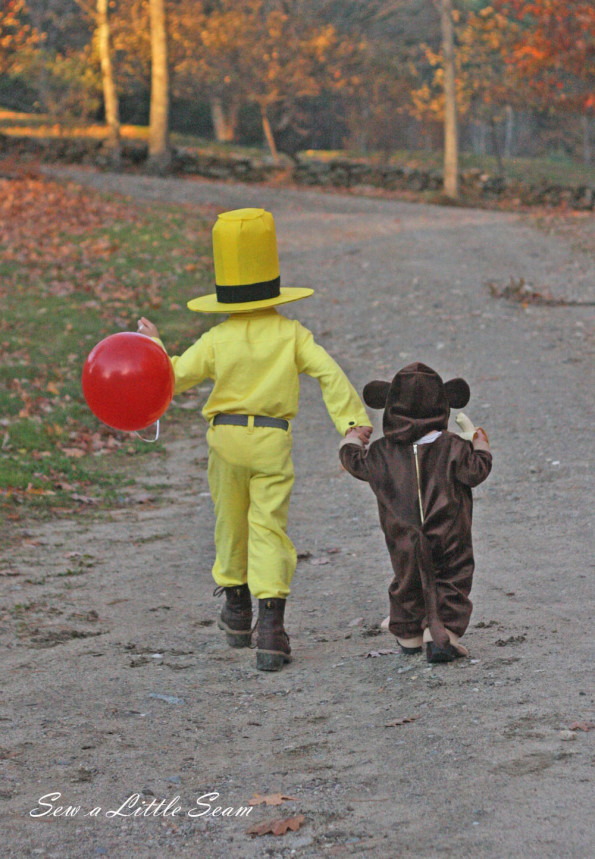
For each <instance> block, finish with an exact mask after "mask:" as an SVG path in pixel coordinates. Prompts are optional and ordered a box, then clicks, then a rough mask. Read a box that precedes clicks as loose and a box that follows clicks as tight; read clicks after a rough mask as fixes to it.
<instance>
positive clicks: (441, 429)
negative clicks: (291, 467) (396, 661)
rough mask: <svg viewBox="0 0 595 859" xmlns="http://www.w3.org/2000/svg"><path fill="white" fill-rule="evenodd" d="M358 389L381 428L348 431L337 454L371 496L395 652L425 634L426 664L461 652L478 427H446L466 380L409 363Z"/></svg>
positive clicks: (484, 445) (413, 649)
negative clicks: (388, 567)
mask: <svg viewBox="0 0 595 859" xmlns="http://www.w3.org/2000/svg"><path fill="white" fill-rule="evenodd" d="M363 396H364V402H365V403H366V405H368V406H370V407H371V408H373V409H382V408H383V409H384V418H383V431H384V435H383V437H382V438H380V439H378V440H376V441H374V442H372V444H370V446H369V447H368V448H367V449H366V447H365V445H364V444H363V442H362V441H360V439H359V438H358V437H357V435H356V434H355V433H348V434H347V436H346V437H345V439H343V441H342V442H341V446H340V451H339V454H340V457H341V462H342V464H343V467H344V468H345V469H346V470H347V471H348V472H349V473H350V474H352V475H353V476H354V477H357V478H358V479H359V480H364V481H366V482H367V483H369V484H370V486H371V488H372V491H373V492H374V494H375V495H376V498H377V501H378V512H379V516H380V524H381V527H382V530H383V532H384V536H385V539H386V545H387V547H388V551H389V553H390V557H391V562H392V566H393V570H394V574H395V575H394V579H393V581H392V582H391V584H390V587H389V591H388V592H389V597H390V623H389V629H390V631H391V632H392V633H393V635H395V636H396V638H397V641H398V643H399V645H400V647H401V650H402V651H403V652H404V653H420V652H421V650H422V644H423V643H424V642H425V643H426V658H427V660H428V662H450V661H451V660H453V659H456V658H457V657H458V656H468V652H467V650H466V649H465V648H464V647H463V646H462V645H460V644H459V638H460V637H461V636H462V635H463V633H464V632H465V630H466V629H467V626H468V624H469V618H470V616H471V609H472V603H471V601H470V599H469V593H470V591H471V583H472V578H473V569H474V559H473V546H472V541H471V515H472V497H471V489H472V487H474V486H477V485H478V484H479V483H481V482H482V481H484V480H485V479H486V477H487V476H488V474H489V473H490V470H491V467H492V455H491V453H490V449H489V444H488V439H487V435H486V434H485V432H484V430H482V429H477V430H476V429H475V427H473V426H472V425H467V426H465V427H463V428H464V429H467V430H468V431H469V430H471V438H472V440H471V441H467V440H466V439H465V438H462V437H461V436H459V435H456V434H455V433H451V432H448V430H447V427H448V418H449V414H450V409H451V408H459V409H460V408H463V406H465V405H466V404H467V403H468V401H469V397H470V391H469V386H468V384H467V383H466V382H465V381H464V380H463V379H452V380H451V381H449V382H443V381H442V379H441V378H440V376H439V375H438V373H436V372H435V371H434V370H432V369H431V368H430V367H427V366H426V365H425V364H421V363H415V364H410V365H408V366H407V367H404V368H403V369H402V370H400V371H399V372H398V373H397V375H396V376H395V377H394V379H393V380H392V382H378V381H376V382H370V383H369V384H367V385H366V386H365V388H364V392H363ZM459 417H461V416H459ZM465 420H468V419H465ZM469 423H470V422H469ZM467 437H469V435H467Z"/></svg>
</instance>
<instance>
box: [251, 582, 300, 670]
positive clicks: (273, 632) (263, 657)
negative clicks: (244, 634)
mask: <svg viewBox="0 0 595 859" xmlns="http://www.w3.org/2000/svg"><path fill="white" fill-rule="evenodd" d="M284 613H285V600H283V599H278V598H277V599H273V598H272V597H271V598H268V599H264V600H258V624H257V630H258V641H257V645H256V647H257V650H256V667H257V668H258V670H259V671H280V669H281V668H283V665H284V664H285V663H286V662H291V656H290V654H291V647H290V646H289V636H288V635H287V633H286V632H285V629H284V627H283V615H284Z"/></svg>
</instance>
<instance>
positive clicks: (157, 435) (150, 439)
mask: <svg viewBox="0 0 595 859" xmlns="http://www.w3.org/2000/svg"><path fill="white" fill-rule="evenodd" d="M156 427H157V430H156V432H155V438H143V436H142V435H141V434H140V433H138V432H136V431H135V433H134V434H135V435H137V436H138V437H139V438H140V440H141V441H146V442H147V444H154V443H155V442H156V441H157V439H158V438H159V421H156Z"/></svg>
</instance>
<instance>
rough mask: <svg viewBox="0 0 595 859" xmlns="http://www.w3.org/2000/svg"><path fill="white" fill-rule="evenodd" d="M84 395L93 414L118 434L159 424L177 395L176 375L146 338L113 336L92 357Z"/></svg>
mask: <svg viewBox="0 0 595 859" xmlns="http://www.w3.org/2000/svg"><path fill="white" fill-rule="evenodd" d="M82 382H83V394H84V396H85V400H86V401H87V405H88V406H89V408H90V409H91V411H92V412H93V414H94V415H95V416H96V417H98V418H99V420H100V421H102V422H103V423H104V424H107V425H108V426H110V427H113V429H118V430H127V431H129V432H130V431H132V430H141V429H145V428H146V427H148V426H150V425H151V424H153V423H155V421H156V420H158V419H159V418H160V417H161V415H162V414H163V413H164V412H165V411H166V409H167V407H168V406H169V404H170V402H171V399H172V397H173V393H174V371H173V368H172V365H171V362H170V360H169V358H168V357H167V354H166V353H165V352H164V350H163V349H162V348H161V346H159V345H158V344H157V343H155V342H154V341H153V340H151V338H150V337H146V336H145V335H144V334H137V333H135V332H131V331H123V332H121V333H120V334H111V335H110V336H109V337H106V338H105V340H101V342H100V343H98V344H97V346H95V348H94V349H92V350H91V352H90V353H89V355H88V357H87V360H86V361H85V365H84V367H83V378H82Z"/></svg>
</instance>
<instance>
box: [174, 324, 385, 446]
mask: <svg viewBox="0 0 595 859" xmlns="http://www.w3.org/2000/svg"><path fill="white" fill-rule="evenodd" d="M161 345H163V344H161ZM171 362H172V365H173V368H174V373H175V379H176V382H175V393H176V394H179V393H181V392H182V391H186V390H187V389H188V388H191V387H193V385H197V384H199V383H200V382H202V381H203V380H204V379H207V378H208V379H213V381H214V386H213V390H212V391H211V394H210V396H209V398H208V400H207V402H206V404H205V407H204V409H203V415H204V417H205V419H206V420H207V421H211V420H212V418H213V417H214V416H215V415H216V414H217V413H218V412H228V413H230V414H245V415H266V416H268V417H275V418H285V419H286V420H291V419H292V418H294V417H295V415H296V414H297V410H298V403H299V379H298V377H299V375H300V373H306V375H308V376H313V377H314V378H315V379H318V382H319V384H320V387H321V389H322V396H323V399H324V403H325V405H326V408H327V411H328V413H329V415H330V417H331V419H332V421H333V423H334V424H335V427H336V428H337V430H338V432H339V433H341V435H345V433H346V432H347V431H348V430H349V428H350V427H352V426H371V423H370V419H369V418H368V415H367V414H366V410H365V408H364V405H363V403H362V401H361V400H360V398H359V396H358V395H357V392H356V390H355V388H354V387H353V385H352V384H351V382H350V381H349V379H348V378H347V376H346V375H345V373H344V372H343V370H341V368H340V367H339V365H338V364H337V363H336V362H335V361H334V360H333V359H332V358H331V356H330V355H329V354H328V352H326V350H325V349H323V348H322V346H319V345H318V344H317V343H315V341H314V337H313V335H312V332H311V331H308V329H307V328H305V327H304V326H303V325H302V324H301V323H300V322H298V321H297V320H293V319H288V318H287V317H286V316H282V315H281V314H280V313H278V312H277V311H276V309H275V308H274V307H272V308H266V309H264V310H257V311H254V312H252V313H236V314H232V315H231V316H230V317H229V318H228V319H226V320H225V322H222V323H220V324H219V325H216V326H214V327H213V328H211V329H210V330H209V331H207V332H206V333H205V334H203V335H202V337H201V338H200V339H199V340H197V341H196V343H194V345H193V346H190V348H189V349H187V350H186V351H185V352H184V353H183V354H182V355H179V356H174V357H172V358H171Z"/></svg>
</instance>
